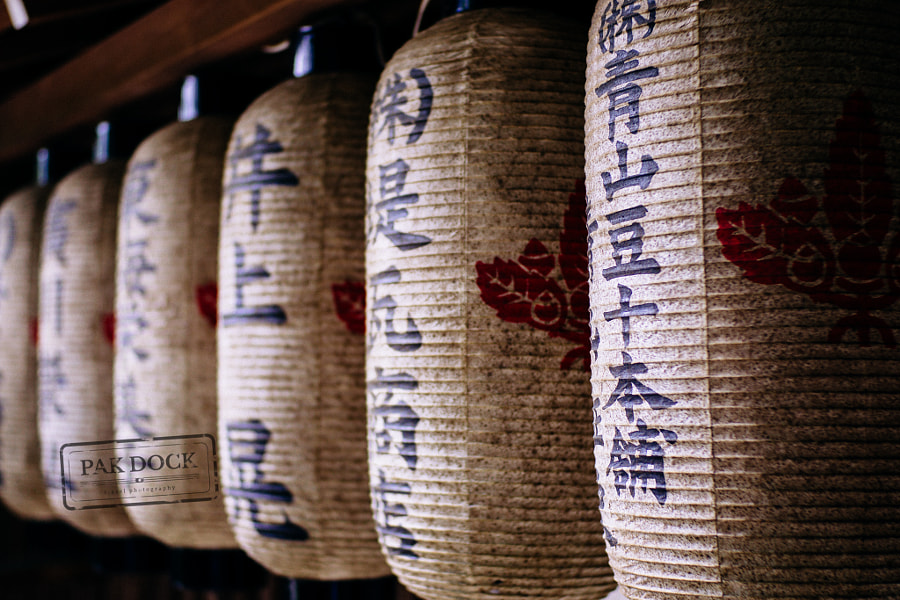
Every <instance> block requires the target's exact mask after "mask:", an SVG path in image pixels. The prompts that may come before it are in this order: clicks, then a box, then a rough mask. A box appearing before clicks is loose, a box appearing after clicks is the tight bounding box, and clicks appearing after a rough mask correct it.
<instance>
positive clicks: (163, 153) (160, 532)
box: [115, 80, 237, 549]
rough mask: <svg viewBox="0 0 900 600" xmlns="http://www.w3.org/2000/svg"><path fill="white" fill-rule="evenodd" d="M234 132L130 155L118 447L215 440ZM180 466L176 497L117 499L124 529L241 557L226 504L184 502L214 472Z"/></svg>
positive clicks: (160, 143) (167, 132) (182, 129)
mask: <svg viewBox="0 0 900 600" xmlns="http://www.w3.org/2000/svg"><path fill="white" fill-rule="evenodd" d="M190 81H194V80H190ZM230 133H231V123H230V122H229V121H228V120H227V119H221V118H216V117H199V118H196V119H193V120H187V121H183V122H177V123H173V124H171V125H169V126H167V127H165V128H163V129H161V130H160V131H158V132H156V133H154V134H153V135H151V136H150V137H149V138H147V139H146V140H145V141H144V142H143V143H141V145H140V146H138V148H137V150H136V151H135V153H134V154H133V155H132V157H131V159H130V160H129V163H128V171H127V174H126V176H125V183H124V186H123V190H122V197H121V205H120V210H119V231H118V256H117V279H116V315H117V319H118V327H117V331H116V362H115V394H116V416H117V420H116V437H117V439H128V438H142V439H151V438H157V439H158V438H165V440H164V441H163V440H160V441H159V444H163V443H164V444H165V446H164V447H165V449H166V452H167V454H166V456H168V455H169V454H168V453H173V452H174V453H176V455H177V454H178V453H185V452H190V451H191V449H192V448H193V447H194V446H193V444H194V443H195V438H196V437H197V436H208V437H207V439H214V438H215V435H216V431H217V421H216V330H215V326H216V289H217V286H216V277H217V268H218V264H217V260H216V257H217V249H218V233H219V229H218V228H219V202H220V200H221V193H222V162H223V159H224V156H225V147H226V145H227V143H228V136H229V134H230ZM160 447H163V446H160ZM182 462H184V461H178V462H173V463H172V464H173V465H176V466H177V467H178V468H176V469H169V468H168V467H166V468H165V469H164V470H165V471H166V473H167V474H168V476H169V477H170V478H169V479H167V480H166V482H167V487H171V488H172V489H171V490H167V491H166V492H165V494H163V495H157V496H153V497H145V496H144V495H143V494H137V493H135V494H130V493H129V494H126V495H125V496H123V501H124V502H125V503H126V504H127V505H128V508H127V510H128V514H129V516H130V518H131V520H132V521H133V522H134V524H135V525H136V526H137V527H138V529H140V530H141V531H142V532H143V533H145V534H146V535H149V536H152V537H154V538H156V539H158V540H160V541H162V542H164V543H166V544H169V545H170V546H176V547H182V548H197V549H200V548H208V549H224V548H234V547H237V543H236V542H235V540H234V535H233V534H232V533H231V529H230V527H229V525H228V521H227V517H226V514H225V504H224V498H223V496H222V494H221V493H218V494H217V493H216V491H215V490H211V491H210V495H209V496H205V497H204V500H203V501H197V502H181V501H180V500H181V498H183V497H185V494H189V493H191V492H193V491H194V490H195V489H196V488H197V487H198V486H197V485H196V483H197V482H199V481H201V479H198V478H197V477H195V478H193V479H191V478H190V476H191V475H197V476H203V475H205V476H206V477H205V478H204V479H202V481H204V482H205V483H204V485H214V484H215V473H212V474H209V473H201V472H200V471H203V470H208V464H199V462H200V461H199V459H198V460H197V461H194V460H191V461H190V463H189V467H190V468H188V466H185V465H183V464H182ZM144 471H147V472H149V471H148V470H147V469H144ZM193 471H197V472H196V473H194V472H193ZM144 474H146V473H144ZM133 476H135V477H137V476H141V473H135V474H133ZM182 476H183V477H182ZM208 497H213V498H214V499H212V500H207V499H205V498H208Z"/></svg>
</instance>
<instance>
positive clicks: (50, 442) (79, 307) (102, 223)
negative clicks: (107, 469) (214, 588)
mask: <svg viewBox="0 0 900 600" xmlns="http://www.w3.org/2000/svg"><path fill="white" fill-rule="evenodd" d="M123 170H124V165H123V164H122V163H121V162H118V161H113V162H109V163H106V164H102V165H87V166H84V167H81V168H80V169H78V170H76V171H74V172H73V173H71V174H69V175H68V176H67V177H65V178H64V179H63V180H62V181H60V182H59V184H57V186H56V188H55V189H54V190H53V194H52V197H51V198H50V202H49V204H48V206H47V214H46V220H45V223H44V239H43V244H42V247H41V271H40V292H39V295H40V303H39V306H40V308H39V312H38V314H39V319H40V335H39V339H38V356H39V362H38V394H39V398H40V402H39V407H38V419H39V423H40V426H39V427H40V429H39V430H40V437H41V453H42V464H43V474H44V482H45V485H46V486H47V497H48V499H49V501H50V505H51V506H52V507H53V510H55V511H56V513H57V515H58V516H60V517H62V518H63V519H65V520H66V521H68V522H69V523H71V524H72V525H74V526H75V527H77V528H79V529H81V530H82V531H84V532H86V533H89V534H91V535H101V536H113V537H115V536H125V535H129V534H132V533H134V527H133V526H132V525H131V522H130V521H129V520H128V518H127V517H126V515H125V510H124V509H123V508H121V507H110V508H101V509H96V510H74V511H70V510H67V509H66V508H65V506H64V505H63V490H62V476H61V473H60V454H59V452H60V447H61V446H62V445H63V444H70V443H80V442H99V441H106V440H111V439H113V437H114V423H113V335H114V333H113V332H114V329H115V317H114V315H113V307H114V302H115V300H114V295H115V254H116V212H117V211H116V206H117V204H118V201H119V190H120V187H121V184H122V174H123Z"/></svg>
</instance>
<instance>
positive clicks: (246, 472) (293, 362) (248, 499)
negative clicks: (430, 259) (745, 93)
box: [218, 40, 388, 580]
mask: <svg viewBox="0 0 900 600" xmlns="http://www.w3.org/2000/svg"><path fill="white" fill-rule="evenodd" d="M307 41H308V40H307ZM304 43H306V42H304V41H301V47H302V46H303V44H304ZM374 79H375V78H374V76H369V75H364V74H354V73H335V72H331V73H315V72H314V73H312V74H307V75H304V76H302V77H299V78H296V79H293V80H290V81H287V82H285V83H282V84H280V85H279V86H277V87H275V88H274V89H272V90H270V91H269V92H267V93H265V94H264V95H262V96H261V97H260V98H259V99H257V100H256V101H255V102H253V104H251V105H250V107H249V108H248V109H247V110H246V111H245V112H244V114H243V115H242V116H241V117H240V119H239V120H238V122H237V124H236V125H235V128H234V132H233V133H232V137H231V142H230V144H229V147H228V158H227V160H226V164H225V175H224V184H223V186H224V191H223V207H222V229H221V239H220V250H219V282H220V302H219V306H220V317H219V338H218V356H219V439H220V440H221V445H222V477H223V480H224V484H225V496H226V502H227V507H228V511H229V518H230V520H231V522H232V525H233V528H234V531H235V535H236V537H237V539H238V542H239V543H240V545H241V547H242V548H243V549H244V550H245V551H246V552H247V553H248V554H249V555H250V556H251V557H252V558H254V559H256V560H257V561H258V562H260V563H261V564H262V565H264V566H266V567H267V568H268V569H269V570H271V571H273V572H275V573H277V574H279V575H282V576H286V577H291V578H304V579H331V580H334V579H361V578H374V577H379V576H382V575H385V574H387V573H388V570H387V566H386V565H385V563H384V559H383V557H382V556H381V553H380V552H379V548H378V544H377V541H376V536H375V528H374V523H373V522H372V515H371V511H370V509H369V496H368V487H367V479H366V472H367V466H366V441H365V436H366V434H365V431H366V430H365V427H366V421H365V387H364V386H365V384H364V360H365V345H364V338H363V327H364V322H363V318H364V317H363V309H362V303H363V301H364V286H363V281H364V279H363V278H364V262H363V252H364V247H365V246H364V243H365V242H364V239H365V236H364V231H363V222H364V214H365V198H364V165H365V131H366V118H367V115H368V102H369V99H370V98H371V94H372V89H373V87H374Z"/></svg>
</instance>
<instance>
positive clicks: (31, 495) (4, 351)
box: [0, 186, 53, 520]
mask: <svg viewBox="0 0 900 600" xmlns="http://www.w3.org/2000/svg"><path fill="white" fill-rule="evenodd" d="M48 193H49V190H46V189H43V188H40V187H37V186H33V187H29V188H25V189H22V190H20V191H18V192H16V193H14V194H12V195H11V196H9V197H8V198H7V199H6V200H5V201H4V202H3V206H2V207H0V498H2V499H3V501H4V503H5V504H6V506H8V507H9V508H10V509H11V510H12V511H13V512H15V513H16V514H17V515H19V516H21V517H24V518H28V519H40V520H45V519H50V518H52V517H53V511H52V510H51V509H50V505H49V504H47V495H46V492H45V490H44V479H43V477H42V476H41V449H40V441H39V440H38V427H37V354H36V344H37V308H38V306H37V302H38V299H37V295H38V277H37V271H38V266H39V264H40V263H39V259H40V250H41V223H42V222H43V218H44V209H45V208H46V204H47V195H48Z"/></svg>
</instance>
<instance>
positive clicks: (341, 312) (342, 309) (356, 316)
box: [331, 281, 366, 335]
mask: <svg viewBox="0 0 900 600" xmlns="http://www.w3.org/2000/svg"><path fill="white" fill-rule="evenodd" d="M331 296H332V298H333V300H334V310H335V313H337V316H338V318H339V319H340V320H341V321H343V322H344V325H345V326H346V327H347V329H348V330H349V331H350V332H351V333H355V334H358V335H364V334H365V333H366V286H365V285H364V284H363V283H362V282H361V281H346V282H344V283H334V284H332V285H331Z"/></svg>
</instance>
